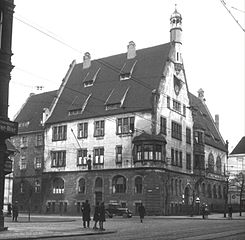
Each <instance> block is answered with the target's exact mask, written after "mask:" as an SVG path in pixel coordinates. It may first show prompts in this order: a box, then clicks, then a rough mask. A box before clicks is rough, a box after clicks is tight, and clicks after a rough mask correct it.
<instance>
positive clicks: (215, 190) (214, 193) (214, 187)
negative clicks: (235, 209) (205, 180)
mask: <svg viewBox="0 0 245 240" xmlns="http://www.w3.org/2000/svg"><path fill="white" fill-rule="evenodd" d="M213 197H214V198H217V189H216V185H214V186H213Z"/></svg>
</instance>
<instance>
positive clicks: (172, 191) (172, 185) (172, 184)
mask: <svg viewBox="0 0 245 240" xmlns="http://www.w3.org/2000/svg"><path fill="white" fill-rule="evenodd" d="M171 193H172V195H173V194H174V180H173V179H171Z"/></svg>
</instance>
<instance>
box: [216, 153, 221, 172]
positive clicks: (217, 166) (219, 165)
mask: <svg viewBox="0 0 245 240" xmlns="http://www.w3.org/2000/svg"><path fill="white" fill-rule="evenodd" d="M221 168H222V166H221V159H220V157H219V156H218V157H217V159H216V172H217V173H218V174H221Z"/></svg>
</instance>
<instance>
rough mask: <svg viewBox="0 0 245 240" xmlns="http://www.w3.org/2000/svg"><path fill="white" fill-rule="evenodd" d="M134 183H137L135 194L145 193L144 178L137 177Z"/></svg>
mask: <svg viewBox="0 0 245 240" xmlns="http://www.w3.org/2000/svg"><path fill="white" fill-rule="evenodd" d="M134 182H135V193H142V192H143V186H142V177H136V178H135V181H134Z"/></svg>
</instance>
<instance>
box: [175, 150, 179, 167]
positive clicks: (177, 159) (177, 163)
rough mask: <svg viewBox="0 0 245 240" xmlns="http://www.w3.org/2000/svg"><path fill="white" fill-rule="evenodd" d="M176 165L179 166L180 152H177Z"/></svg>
mask: <svg viewBox="0 0 245 240" xmlns="http://www.w3.org/2000/svg"><path fill="white" fill-rule="evenodd" d="M175 165H176V166H178V165H179V152H178V150H175Z"/></svg>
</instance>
